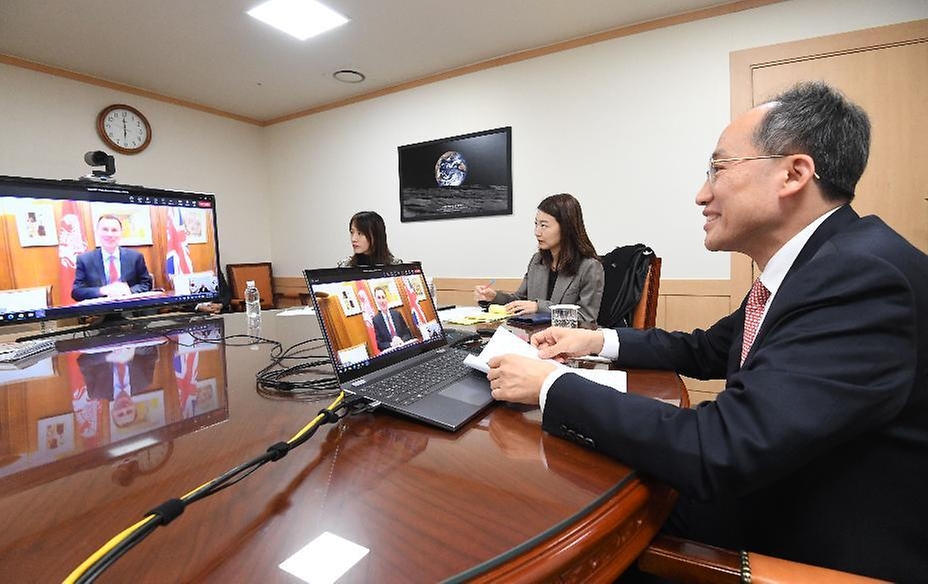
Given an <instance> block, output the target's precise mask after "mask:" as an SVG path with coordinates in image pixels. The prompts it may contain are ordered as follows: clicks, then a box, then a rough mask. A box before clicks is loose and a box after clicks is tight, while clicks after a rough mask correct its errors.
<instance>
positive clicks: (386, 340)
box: [373, 312, 393, 351]
mask: <svg viewBox="0 0 928 584" xmlns="http://www.w3.org/2000/svg"><path fill="white" fill-rule="evenodd" d="M373 323H374V335H375V337H376V338H377V348H378V349H380V350H381V351H383V350H384V349H387V348H389V347H390V341H392V340H393V338H392V337H391V336H390V331H388V330H387V323H385V322H384V321H383V314H381V313H379V312H378V313H377V314H375V315H374V319H373Z"/></svg>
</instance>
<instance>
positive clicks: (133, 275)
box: [120, 249, 154, 294]
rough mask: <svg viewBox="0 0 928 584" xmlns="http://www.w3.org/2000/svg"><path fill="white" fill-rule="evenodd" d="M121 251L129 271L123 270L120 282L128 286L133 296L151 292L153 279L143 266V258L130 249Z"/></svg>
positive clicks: (146, 267)
mask: <svg viewBox="0 0 928 584" xmlns="http://www.w3.org/2000/svg"><path fill="white" fill-rule="evenodd" d="M123 251H124V252H125V254H124V257H125V258H126V259H127V260H128V261H127V262H125V263H126V264H128V267H129V268H130V269H128V270H126V269H125V268H123V277H122V280H123V281H124V282H125V283H126V284H128V285H129V289H130V290H131V291H132V293H133V294H138V293H139V292H149V291H151V288H152V284H153V283H154V279H153V278H152V276H151V274H150V273H149V272H148V266H146V265H145V256H143V255H142V254H141V253H139V252H137V251H134V250H131V249H127V250H123ZM120 261H122V260H120Z"/></svg>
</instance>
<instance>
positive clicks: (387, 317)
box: [383, 312, 396, 337]
mask: <svg viewBox="0 0 928 584" xmlns="http://www.w3.org/2000/svg"><path fill="white" fill-rule="evenodd" d="M383 319H384V320H385V321H387V328H388V329H390V336H391V337H395V336H396V329H395V328H393V318H391V316H390V313H389V312H385V313H383Z"/></svg>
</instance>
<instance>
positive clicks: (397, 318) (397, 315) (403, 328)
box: [390, 308, 412, 341]
mask: <svg viewBox="0 0 928 584" xmlns="http://www.w3.org/2000/svg"><path fill="white" fill-rule="evenodd" d="M390 316H392V317H393V326H395V327H396V336H398V337H399V338H401V339H403V340H404V341H408V340H409V339H411V338H412V331H411V330H409V325H408V324H406V319H405V318H403V313H402V312H400V311H399V310H397V309H395V308H391V309H390Z"/></svg>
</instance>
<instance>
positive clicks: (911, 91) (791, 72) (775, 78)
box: [731, 20, 928, 309]
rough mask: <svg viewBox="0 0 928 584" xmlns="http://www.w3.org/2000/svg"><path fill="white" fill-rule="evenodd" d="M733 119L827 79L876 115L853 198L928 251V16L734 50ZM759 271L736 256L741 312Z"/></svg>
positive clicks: (735, 293)
mask: <svg viewBox="0 0 928 584" xmlns="http://www.w3.org/2000/svg"><path fill="white" fill-rule="evenodd" d="M731 60H732V117H735V116H737V115H739V114H740V113H742V112H744V111H747V110H748V109H750V108H751V107H753V106H754V105H757V104H760V103H763V102H764V101H766V99H768V98H769V97H771V96H773V95H776V94H777V93H779V92H780V91H782V90H784V89H786V88H788V87H789V86H791V85H793V84H794V83H796V82H797V81H803V80H823V81H826V82H828V83H829V84H831V85H833V86H834V87H837V88H838V89H840V90H841V91H842V92H843V93H844V94H845V95H847V96H848V97H849V98H850V99H851V100H852V101H854V102H855V103H857V104H859V105H860V106H861V107H863V108H864V110H866V111H867V113H868V114H869V115H870V121H871V123H872V142H871V147H870V161H869V163H868V165H867V170H866V171H865V172H864V175H863V177H862V178H861V180H860V183H859V184H858V186H857V195H856V197H855V199H854V202H853V203H852V205H853V207H854V208H855V209H856V210H857V212H858V213H860V214H861V215H869V214H876V215H879V216H880V217H882V218H883V220H884V221H886V222H887V223H888V224H889V225H890V226H892V227H893V228H894V229H895V230H896V231H898V232H899V233H901V234H902V235H903V236H904V237H905V238H906V239H908V240H909V241H910V242H912V244H913V245H915V246H916V247H918V248H919V249H921V250H922V251H924V252H926V253H928V141H926V140H925V136H926V135H928V113H926V105H928V20H921V21H916V22H910V23H905V24H900V25H893V26H886V27H879V28H874V29H868V30H863V31H857V32H853V33H846V34H841V35H833V36H829V37H821V38H816V39H809V40H806V41H798V42H794V43H786V44H782V45H775V46H771V47H763V48H759V49H751V50H747V51H740V52H737V53H732V58H731ZM755 275H756V274H754V272H753V269H752V267H751V262H750V259H748V258H747V257H746V256H743V255H740V254H733V255H732V297H731V302H732V304H733V307H732V309H734V308H735V307H736V306H737V304H738V303H740V301H741V299H742V298H743V297H744V294H745V293H746V292H747V290H748V288H750V285H751V282H752V281H753V278H754V276H755Z"/></svg>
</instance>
